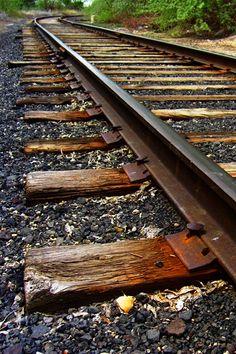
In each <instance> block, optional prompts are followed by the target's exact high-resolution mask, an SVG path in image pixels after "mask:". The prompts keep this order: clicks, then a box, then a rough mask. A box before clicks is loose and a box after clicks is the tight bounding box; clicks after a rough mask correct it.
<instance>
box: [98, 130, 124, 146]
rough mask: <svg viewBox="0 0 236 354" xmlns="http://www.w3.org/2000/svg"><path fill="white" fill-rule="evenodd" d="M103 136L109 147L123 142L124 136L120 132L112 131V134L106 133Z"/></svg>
mask: <svg viewBox="0 0 236 354" xmlns="http://www.w3.org/2000/svg"><path fill="white" fill-rule="evenodd" d="M101 136H102V137H103V139H104V141H105V142H106V143H107V145H113V144H116V143H118V142H121V140H123V138H122V136H121V135H120V133H119V132H118V131H111V132H106V133H101Z"/></svg>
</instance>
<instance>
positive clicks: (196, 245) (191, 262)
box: [165, 229, 216, 271]
mask: <svg viewBox="0 0 236 354" xmlns="http://www.w3.org/2000/svg"><path fill="white" fill-rule="evenodd" d="M165 238H166V240H167V242H168V243H169V245H170V246H171V248H172V249H173V250H174V252H175V253H176V255H177V256H178V257H179V259H180V260H181V261H182V262H183V264H184V265H185V266H186V267H187V268H188V270H189V271H193V270H196V269H199V268H202V267H206V266H208V265H210V264H212V263H213V262H214V261H215V260H216V257H215V256H214V254H213V253H212V252H210V250H209V249H208V247H207V246H206V244H205V243H204V242H203V241H202V240H201V239H200V238H199V236H197V235H193V234H192V233H189V230H188V229H186V230H184V231H181V232H179V233H177V234H173V235H166V236H165Z"/></svg>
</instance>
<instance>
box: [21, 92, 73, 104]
mask: <svg viewBox="0 0 236 354" xmlns="http://www.w3.org/2000/svg"><path fill="white" fill-rule="evenodd" d="M73 100H76V96H66V95H57V96H26V97H22V98H18V99H17V100H16V105H17V106H23V105H25V104H66V103H71V102H72V101H73Z"/></svg>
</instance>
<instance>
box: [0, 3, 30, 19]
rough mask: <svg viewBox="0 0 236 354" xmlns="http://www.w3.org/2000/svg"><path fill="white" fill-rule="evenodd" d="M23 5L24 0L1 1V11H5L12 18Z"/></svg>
mask: <svg viewBox="0 0 236 354" xmlns="http://www.w3.org/2000/svg"><path fill="white" fill-rule="evenodd" d="M23 5H24V0H10V1H9V0H0V11H3V12H5V13H7V14H8V15H10V16H14V15H17V14H18V11H19V10H20V9H21V8H22V7H23Z"/></svg>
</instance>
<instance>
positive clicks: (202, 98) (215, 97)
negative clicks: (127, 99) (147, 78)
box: [134, 95, 236, 102]
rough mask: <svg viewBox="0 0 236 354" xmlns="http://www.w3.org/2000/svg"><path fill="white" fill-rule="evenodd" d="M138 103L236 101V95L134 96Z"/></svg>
mask: <svg viewBox="0 0 236 354" xmlns="http://www.w3.org/2000/svg"><path fill="white" fill-rule="evenodd" d="M134 97H135V98H136V99H137V100H138V101H141V102H144V101H153V102H165V101H233V100H236V95H166V96H162V95H159V96H157V95H153V96H152V95H150V96H142V95H135V96H134Z"/></svg>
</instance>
